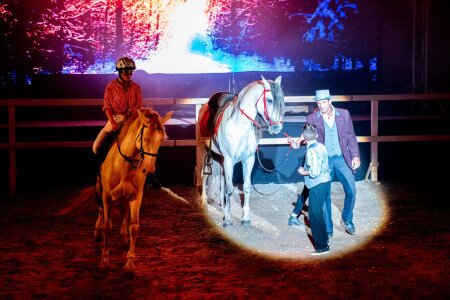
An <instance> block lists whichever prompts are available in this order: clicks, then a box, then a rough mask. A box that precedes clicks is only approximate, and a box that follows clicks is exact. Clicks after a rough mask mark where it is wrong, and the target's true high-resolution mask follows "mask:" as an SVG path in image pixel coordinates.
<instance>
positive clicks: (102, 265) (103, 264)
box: [100, 260, 109, 270]
mask: <svg viewBox="0 0 450 300" xmlns="http://www.w3.org/2000/svg"><path fill="white" fill-rule="evenodd" d="M108 268H109V261H108V260H102V261H101V262H100V269H102V270H106V269H108Z"/></svg>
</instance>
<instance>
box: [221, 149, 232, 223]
mask: <svg viewBox="0 0 450 300" xmlns="http://www.w3.org/2000/svg"><path fill="white" fill-rule="evenodd" d="M233 168H234V164H233V162H232V161H231V159H229V158H226V157H224V160H223V170H224V177H225V203H224V206H223V214H224V220H223V227H228V226H232V225H233V222H232V221H231V203H230V201H231V194H232V193H233V189H234V186H233Z"/></svg>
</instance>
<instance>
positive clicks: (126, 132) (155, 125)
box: [119, 108, 173, 173]
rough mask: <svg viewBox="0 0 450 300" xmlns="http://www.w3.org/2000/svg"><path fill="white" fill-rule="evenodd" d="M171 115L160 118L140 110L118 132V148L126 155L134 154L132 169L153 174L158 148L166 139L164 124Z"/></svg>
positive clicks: (152, 113) (150, 110)
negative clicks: (135, 168) (136, 168)
mask: <svg viewBox="0 0 450 300" xmlns="http://www.w3.org/2000/svg"><path fill="white" fill-rule="evenodd" d="M172 114H173V111H171V112H168V113H167V114H166V115H165V116H164V117H162V118H161V117H160V116H159V114H158V113H157V112H156V111H154V110H152V109H147V108H146V109H140V110H137V111H135V112H134V113H133V114H132V115H131V116H130V117H129V119H128V120H127V121H126V122H125V124H124V126H123V128H122V129H121V131H120V135H119V141H120V142H119V143H120V147H121V148H122V149H124V150H125V149H126V153H130V154H131V153H134V154H133V160H134V167H138V168H139V169H142V170H143V172H144V173H153V172H155V163H156V155H157V154H158V149H159V146H160V145H161V142H162V141H163V140H164V139H166V138H167V137H166V133H165V130H164V123H166V122H167V120H169V119H170V118H171V116H172ZM122 152H124V151H122ZM139 160H140V162H139ZM132 164H133V163H132Z"/></svg>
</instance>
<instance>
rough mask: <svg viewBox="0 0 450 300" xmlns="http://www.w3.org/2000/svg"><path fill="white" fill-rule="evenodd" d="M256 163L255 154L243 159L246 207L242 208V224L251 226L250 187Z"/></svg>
mask: <svg viewBox="0 0 450 300" xmlns="http://www.w3.org/2000/svg"><path fill="white" fill-rule="evenodd" d="M254 164H255V155H254V154H253V155H251V156H249V157H248V158H247V160H245V161H242V174H243V177H244V186H243V190H244V207H243V208H242V221H241V225H243V226H250V225H251V221H250V188H251V185H252V182H251V181H252V178H251V175H252V170H253V165H254Z"/></svg>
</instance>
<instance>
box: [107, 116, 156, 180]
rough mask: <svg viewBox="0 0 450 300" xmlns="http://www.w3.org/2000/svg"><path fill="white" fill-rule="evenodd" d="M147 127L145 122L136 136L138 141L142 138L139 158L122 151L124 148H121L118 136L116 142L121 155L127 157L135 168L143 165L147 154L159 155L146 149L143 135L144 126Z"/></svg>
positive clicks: (126, 159)
mask: <svg viewBox="0 0 450 300" xmlns="http://www.w3.org/2000/svg"><path fill="white" fill-rule="evenodd" d="M145 127H147V126H145V125H144V124H143V125H142V127H141V130H140V131H139V134H138V135H137V137H136V141H137V140H138V139H139V140H140V148H139V149H138V150H139V154H140V155H139V158H133V157H132V156H127V155H125V154H123V153H122V150H120V145H119V140H118V138H117V136H116V142H117V149H118V150H119V153H120V155H121V156H122V157H123V158H124V159H125V161H127V162H129V163H130V165H131V167H132V168H133V169H137V168H139V167H140V166H141V165H142V162H143V161H144V158H145V155H149V156H153V157H156V156H157V155H158V153H150V152H146V151H144V145H143V141H142V140H143V137H144V128H145ZM143 171H144V173H146V171H145V170H143Z"/></svg>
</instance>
